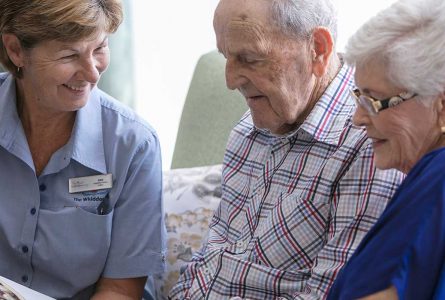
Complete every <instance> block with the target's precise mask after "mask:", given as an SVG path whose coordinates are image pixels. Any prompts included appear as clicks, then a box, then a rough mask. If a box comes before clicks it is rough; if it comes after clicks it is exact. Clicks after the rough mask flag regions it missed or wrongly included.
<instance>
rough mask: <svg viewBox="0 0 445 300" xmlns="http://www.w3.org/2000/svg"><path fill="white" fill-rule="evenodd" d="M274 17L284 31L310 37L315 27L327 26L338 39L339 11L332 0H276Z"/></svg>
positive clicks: (333, 37) (302, 37)
mask: <svg viewBox="0 0 445 300" xmlns="http://www.w3.org/2000/svg"><path fill="white" fill-rule="evenodd" d="M272 17H273V19H274V20H275V22H276V24H277V25H278V26H279V27H280V28H282V30H283V32H284V33H286V34H289V35H290V36H294V37H297V38H299V39H306V38H309V37H310V36H311V34H312V31H313V30H314V28H315V27H319V26H322V27H326V28H327V29H329V31H330V32H331V35H332V39H333V40H334V45H335V41H336V39H337V13H336V11H335V8H334V6H333V4H332V2H331V1H330V0H274V1H273V8H272Z"/></svg>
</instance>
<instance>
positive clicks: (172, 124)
mask: <svg viewBox="0 0 445 300" xmlns="http://www.w3.org/2000/svg"><path fill="white" fill-rule="evenodd" d="M333 1H334V3H335V4H336V6H337V9H338V13H339V39H338V47H337V48H338V50H340V51H342V50H343V49H344V45H345V43H346V41H347V38H348V37H349V36H350V35H351V34H353V33H354V32H355V30H356V29H357V28H358V27H359V26H360V25H361V24H362V23H363V22H364V21H366V20H367V19H368V18H369V17H371V16H372V15H374V14H375V13H376V12H377V11H378V10H380V9H382V8H384V7H386V6H388V5H390V4H391V3H393V2H394V0H366V1H365V0H333ZM217 3H218V0H191V1H184V0H169V1H146V0H134V2H133V9H134V11H133V17H134V28H135V41H134V49H135V50H134V51H135V53H134V57H135V65H136V66H135V67H136V70H135V78H136V82H135V86H136V93H135V94H136V110H137V111H138V113H139V114H140V115H141V116H142V117H143V118H144V119H146V120H147V121H148V122H149V123H150V124H152V125H153V127H154V128H155V129H156V130H157V132H158V134H159V136H160V140H161V147H162V155H163V165H164V169H169V168H170V164H171V158H172V155H173V148H174V143H175V139H176V132H177V128H178V124H179V119H180V116H181V110H182V106H183V103H184V100H185V96H186V94H187V90H188V86H189V84H190V80H191V77H192V74H193V69H194V67H195V64H196V62H197V60H198V58H199V57H200V56H201V55H202V54H204V53H206V52H208V51H211V50H213V49H215V48H216V46H215V36H214V33H213V26H212V19H213V11H214V10H215V8H216V5H217ZM371 42H372V41H370V43H371Z"/></svg>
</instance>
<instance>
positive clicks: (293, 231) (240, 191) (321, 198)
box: [225, 145, 342, 269]
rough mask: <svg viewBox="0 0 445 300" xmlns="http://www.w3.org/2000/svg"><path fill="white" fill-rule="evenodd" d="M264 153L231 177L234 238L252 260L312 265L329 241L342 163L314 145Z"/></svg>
mask: <svg viewBox="0 0 445 300" xmlns="http://www.w3.org/2000/svg"><path fill="white" fill-rule="evenodd" d="M260 157H262V158H263V160H262V161H261V159H257V160H256V161H250V162H249V161H245V162H244V164H243V168H242V172H238V173H237V176H232V177H231V178H228V180H227V181H226V182H225V185H226V187H225V188H226V190H229V191H236V192H235V193H236V200H235V201H233V202H232V203H233V204H234V205H227V207H225V208H226V212H227V216H228V224H229V225H228V227H227V228H228V230H227V233H228V238H229V240H230V241H232V242H235V241H236V245H237V247H236V248H237V249H236V251H237V252H241V251H243V248H244V251H245V252H244V253H245V254H246V255H247V256H248V259H249V260H250V261H252V262H255V263H259V264H262V265H268V266H271V267H274V268H279V269H281V268H292V267H297V268H298V269H302V268H306V267H309V266H310V265H311V264H312V261H313V259H314V258H315V256H316V255H317V253H318V252H319V251H320V249H321V248H322V247H323V245H324V244H325V243H326V239H327V232H328V227H329V221H330V218H331V201H330V199H331V196H332V193H333V192H332V191H333V189H334V187H335V184H336V180H337V178H338V176H339V175H338V173H339V171H340V170H341V169H342V163H339V162H338V161H339V160H337V159H335V155H334V153H333V152H330V151H329V149H327V148H326V149H314V147H313V145H306V146H305V147H301V146H300V147H295V146H294V147H293V148H292V147H288V148H286V147H283V148H275V149H273V148H272V149H271V150H269V151H265V152H263V153H261V154H259V155H257V156H256V158H260ZM340 161H341V160H340ZM226 178H227V177H226Z"/></svg>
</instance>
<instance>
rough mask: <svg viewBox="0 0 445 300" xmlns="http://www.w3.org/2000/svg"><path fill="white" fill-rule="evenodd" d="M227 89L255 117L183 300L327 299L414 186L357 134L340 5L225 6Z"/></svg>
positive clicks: (263, 2) (218, 15) (245, 1)
mask: <svg viewBox="0 0 445 300" xmlns="http://www.w3.org/2000/svg"><path fill="white" fill-rule="evenodd" d="M214 28H215V32H216V37H217V44H218V49H219V51H220V52H221V53H223V54H224V56H225V57H226V58H227V65H226V80H227V86H228V87H229V88H230V89H238V90H239V91H240V92H241V93H242V94H243V95H244V96H245V98H246V101H247V104H248V106H249V108H250V112H249V113H247V114H246V115H245V116H244V117H243V118H242V120H241V121H240V122H239V123H238V125H237V126H236V127H235V128H234V130H233V131H232V133H231V136H230V138H229V142H228V145H227V151H226V155H225V158H224V169H223V195H222V200H221V204H220V207H219V209H218V210H217V211H216V214H215V216H214V218H213V221H212V224H211V226H210V233H209V239H208V242H207V243H206V244H205V245H204V247H203V249H202V251H201V252H200V253H198V254H197V255H196V256H195V258H194V261H193V262H192V263H190V264H189V265H188V267H187V269H186V271H185V272H184V273H183V274H182V276H181V278H180V280H179V282H178V283H177V285H176V286H175V287H174V288H173V289H172V291H171V294H170V297H171V299H187V298H189V299H204V298H205V299H227V298H230V297H234V296H238V297H242V298H250V299H277V298H285V299H293V298H296V299H298V298H305V299H309V298H313V299H319V298H324V297H325V294H326V293H327V291H328V289H329V287H330V286H331V284H332V282H333V280H334V278H335V276H336V274H337V273H338V271H339V270H340V268H341V267H342V266H343V265H344V264H345V262H346V261H347V259H348V258H349V257H350V255H351V254H352V252H353V251H354V250H355V248H356V247H357V245H358V243H359V242H360V240H361V239H362V238H363V236H364V235H365V233H366V232H367V231H368V230H369V229H370V228H371V226H372V224H373V223H374V222H375V221H376V220H377V218H378V217H379V215H380V214H381V212H382V211H383V209H384V208H385V205H386V203H387V201H388V199H389V198H390V197H391V196H392V194H393V193H394V191H395V189H396V187H397V186H398V184H399V183H400V181H401V179H402V175H401V174H400V173H397V172H395V171H387V172H383V171H377V170H376V169H375V168H374V163H373V157H372V152H371V145H370V141H368V140H367V139H366V134H365V132H364V130H362V129H360V128H355V127H353V125H352V123H351V114H352V113H353V111H354V109H355V107H354V100H353V99H352V98H351V97H350V95H349V91H350V89H351V88H353V87H354V83H353V70H352V69H351V68H349V67H348V66H345V65H343V63H342V60H341V58H340V57H339V56H338V55H337V54H336V53H335V47H334V44H335V35H336V34H335V32H336V21H335V14H334V10H333V8H332V6H331V4H330V3H329V2H328V0H293V1H291V0H275V1H274V0H221V1H220V3H219V5H218V8H217V9H216V12H215V18H214Z"/></svg>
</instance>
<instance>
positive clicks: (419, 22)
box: [345, 0, 445, 96]
mask: <svg viewBox="0 0 445 300" xmlns="http://www.w3.org/2000/svg"><path fill="white" fill-rule="evenodd" d="M345 59H346V61H347V62H348V63H349V64H351V65H366V64H368V63H372V61H376V60H377V61H379V60H380V61H382V62H383V63H385V65H386V66H387V67H386V68H387V69H386V71H387V78H388V80H389V81H390V82H391V83H392V84H394V85H396V86H398V87H400V88H403V89H406V90H407V91H409V92H414V93H417V94H419V95H421V96H437V95H439V94H440V93H443V92H444V90H445V1H444V0H399V1H397V2H396V3H394V4H393V5H392V6H390V7H388V8H387V9H385V10H383V11H381V12H380V13H379V14H378V15H376V16H375V17H373V18H372V19H370V20H369V21H368V22H367V23H365V24H364V25H363V26H362V27H361V28H360V29H359V30H358V31H357V32H356V33H355V34H354V35H353V36H352V37H351V38H350V39H349V42H348V44H347V46H346V54H345Z"/></svg>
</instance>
